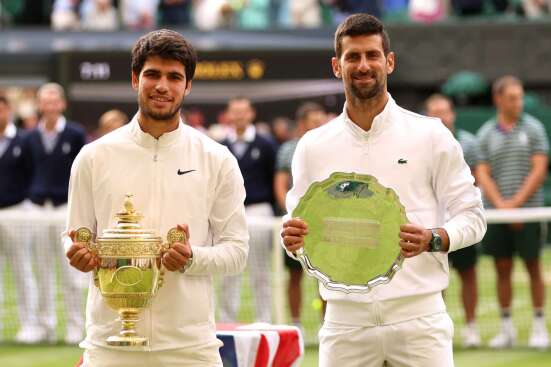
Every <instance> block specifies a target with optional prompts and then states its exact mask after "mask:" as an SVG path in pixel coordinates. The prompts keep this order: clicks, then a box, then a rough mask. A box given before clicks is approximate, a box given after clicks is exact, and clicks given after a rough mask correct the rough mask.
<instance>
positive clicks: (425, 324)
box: [319, 312, 454, 367]
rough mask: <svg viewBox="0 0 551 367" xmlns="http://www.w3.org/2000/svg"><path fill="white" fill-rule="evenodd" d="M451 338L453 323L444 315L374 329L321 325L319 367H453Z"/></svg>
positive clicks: (329, 324) (444, 313)
mask: <svg viewBox="0 0 551 367" xmlns="http://www.w3.org/2000/svg"><path fill="white" fill-rule="evenodd" d="M452 338H453V322H452V320H451V318H450V317H449V315H448V314H447V313H446V312H440V313H436V314H432V315H429V316H424V317H420V318H417V319H413V320H409V321H404V322H399V323H395V324H390V325H382V326H374V327H361V326H353V325H343V324H337V323H334V322H330V321H325V322H324V323H323V327H322V328H321V330H320V332H319V340H320V346H319V366H320V367H344V366H346V367H383V366H388V367H453V365H454V364H453V351H452ZM385 362H386V365H384V363H385Z"/></svg>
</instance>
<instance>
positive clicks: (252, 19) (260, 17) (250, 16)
mask: <svg viewBox="0 0 551 367" xmlns="http://www.w3.org/2000/svg"><path fill="white" fill-rule="evenodd" d="M236 10H238V11H237V14H238V18H239V27H241V28H243V29H267V28H268V27H269V26H270V13H269V12H270V0H245V1H243V5H242V6H241V7H239V8H238V9H236Z"/></svg>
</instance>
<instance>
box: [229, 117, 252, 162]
mask: <svg viewBox="0 0 551 367" xmlns="http://www.w3.org/2000/svg"><path fill="white" fill-rule="evenodd" d="M255 137H256V128H255V127H254V125H249V126H248V127H247V128H246V129H245V131H244V132H243V134H242V135H241V136H238V135H237V132H236V131H235V129H232V130H231V131H230V132H229V134H228V141H229V142H230V144H231V147H232V150H233V152H234V153H235V155H236V156H237V158H241V157H243V154H245V152H246V151H247V148H248V147H249V144H250V143H252V142H253V141H254V138H255Z"/></svg>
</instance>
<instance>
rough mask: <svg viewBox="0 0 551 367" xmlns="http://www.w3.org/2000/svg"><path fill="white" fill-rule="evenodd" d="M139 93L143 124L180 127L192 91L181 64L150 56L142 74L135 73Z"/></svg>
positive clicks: (134, 77)
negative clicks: (164, 124) (165, 124)
mask: <svg viewBox="0 0 551 367" xmlns="http://www.w3.org/2000/svg"><path fill="white" fill-rule="evenodd" d="M132 87H133V88H134V89H135V90H137V91H138V103H139V106H140V115H141V117H142V120H143V121H141V122H142V123H149V124H153V123H169V124H171V125H172V124H178V123H179V121H180V114H179V113H180V109H181V107H182V104H183V103H184V97H185V96H186V95H187V94H189V92H190V91H191V81H188V80H187V79H186V74H185V68H184V65H183V64H182V63H180V62H179V61H176V60H173V59H164V58H161V57H159V56H151V57H148V58H147V60H146V61H145V63H144V66H143V68H142V69H141V71H140V74H139V75H136V74H135V73H134V72H133V73H132Z"/></svg>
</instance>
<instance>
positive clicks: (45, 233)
mask: <svg viewBox="0 0 551 367" xmlns="http://www.w3.org/2000/svg"><path fill="white" fill-rule="evenodd" d="M37 99H38V109H39V111H40V114H41V119H40V121H39V123H38V127H36V128H35V129H33V130H32V131H30V132H29V134H28V135H27V136H26V137H25V139H24V144H23V145H24V149H23V150H24V154H25V158H26V159H27V161H28V164H27V167H28V169H29V170H31V171H32V173H33V174H32V179H31V184H30V189H29V198H30V200H31V202H32V203H33V204H34V205H33V209H34V210H36V211H39V212H40V213H43V214H44V216H48V215H53V214H56V213H64V212H65V210H66V206H67V194H68V184H69V175H70V171H71V165H72V163H73V160H74V159H75V157H76V155H77V154H78V152H79V151H80V149H81V148H82V146H83V145H84V143H85V140H86V136H85V133H84V130H83V129H82V128H81V127H80V125H78V124H77V123H74V122H70V121H68V120H67V119H66V118H65V117H64V116H63V111H64V110H65V107H66V100H65V93H64V91H63V88H62V87H61V86H60V85H59V84H56V83H48V84H45V85H43V86H42V87H40V89H39V90H38V93H37ZM62 230H63V229H62V228H58V227H57V226H50V225H37V226H36V230H35V231H33V233H32V235H33V242H32V243H33V245H34V248H33V252H34V256H35V258H36V265H37V271H38V274H39V275H40V276H38V277H37V281H38V297H39V298H38V310H39V312H38V315H39V323H40V326H41V327H42V329H41V330H40V333H39V334H37V335H38V336H37V338H38V339H39V340H41V341H48V342H52V341H55V340H56V335H55V330H56V326H57V325H56V319H57V317H56V307H55V301H56V291H55V288H56V287H55V285H56V273H55V271H52V269H55V268H56V267H55V263H56V259H59V260H60V264H59V266H60V269H61V285H62V288H63V294H64V297H63V299H64V303H65V314H66V315H67V332H66V334H65V342H66V343H67V344H76V343H78V342H79V341H80V340H81V339H82V332H83V330H84V322H83V315H82V297H81V294H82V288H81V287H80V282H79V281H80V280H83V279H82V278H81V277H80V274H79V273H78V272H77V271H76V270H74V269H71V268H70V267H69V264H68V263H67V261H65V254H64V253H63V251H62V246H61V242H60V233H61V232H62Z"/></svg>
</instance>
